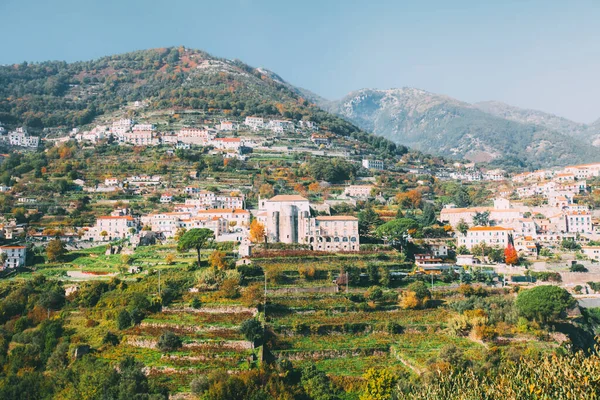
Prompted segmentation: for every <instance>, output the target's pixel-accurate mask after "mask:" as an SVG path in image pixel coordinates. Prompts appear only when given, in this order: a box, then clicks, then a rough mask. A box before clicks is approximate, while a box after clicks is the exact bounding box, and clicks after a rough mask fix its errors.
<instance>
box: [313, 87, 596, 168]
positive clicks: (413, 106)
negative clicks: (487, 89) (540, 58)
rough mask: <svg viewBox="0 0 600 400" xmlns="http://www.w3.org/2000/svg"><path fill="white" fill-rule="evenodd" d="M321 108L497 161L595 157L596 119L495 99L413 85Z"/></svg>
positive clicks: (389, 134)
mask: <svg viewBox="0 0 600 400" xmlns="http://www.w3.org/2000/svg"><path fill="white" fill-rule="evenodd" d="M320 105H321V106H322V107H324V108H325V109H327V110H329V111H331V112H333V113H335V114H337V115H340V116H342V117H343V118H345V119H347V120H348V121H351V122H353V123H355V124H356V125H358V126H359V127H361V128H362V129H365V130H367V131H369V132H373V133H375V134H377V135H381V136H384V137H386V138H388V139H390V140H393V141H395V142H397V143H402V144H404V145H407V146H410V147H414V148H417V149H419V150H422V151H426V152H431V153H435V154H441V155H446V156H460V157H465V158H468V159H471V160H474V161H494V162H495V163H497V164H513V165H514V164H521V165H523V166H531V167H538V166H549V165H563V164H569V163H577V162H586V161H594V160H599V159H600V148H597V147H593V146H592V145H594V146H599V145H600V124H599V123H597V122H596V123H594V124H590V125H586V124H581V123H577V122H573V121H570V120H568V119H565V118H561V117H557V116H555V115H552V114H547V113H544V112H541V111H534V110H526V109H521V108H518V107H513V106H510V105H507V104H503V103H500V102H493V101H490V102H481V103H476V104H469V103H466V102H463V101H459V100H456V99H454V98H451V97H448V96H444V95H439V94H435V93H430V92H427V91H424V90H420V89H415V88H401V89H389V90H379V89H361V90H358V91H355V92H352V93H350V94H348V95H347V96H345V97H344V98H342V99H341V100H338V101H330V102H328V101H320Z"/></svg>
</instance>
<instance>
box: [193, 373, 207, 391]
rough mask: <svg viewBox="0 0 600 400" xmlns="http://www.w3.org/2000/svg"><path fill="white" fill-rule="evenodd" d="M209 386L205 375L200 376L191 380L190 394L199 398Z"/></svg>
mask: <svg viewBox="0 0 600 400" xmlns="http://www.w3.org/2000/svg"><path fill="white" fill-rule="evenodd" d="M209 386H210V382H209V381H208V378H207V377H206V376H205V375H200V376H197V377H195V378H194V379H193V380H192V382H191V383H190V390H191V392H192V394H194V395H196V396H200V395H202V394H203V393H204V392H206V391H207V390H208V388H209Z"/></svg>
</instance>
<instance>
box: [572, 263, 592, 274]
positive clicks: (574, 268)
mask: <svg viewBox="0 0 600 400" xmlns="http://www.w3.org/2000/svg"><path fill="white" fill-rule="evenodd" d="M571 272H588V269H587V268H586V267H585V266H584V265H583V264H573V265H571Z"/></svg>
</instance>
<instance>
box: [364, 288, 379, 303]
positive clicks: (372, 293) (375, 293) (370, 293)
mask: <svg viewBox="0 0 600 400" xmlns="http://www.w3.org/2000/svg"><path fill="white" fill-rule="evenodd" d="M365 295H366V296H367V298H368V299H369V300H372V301H377V300H381V298H382V297H383V290H381V288H380V287H379V286H371V287H370V288H369V290H367V292H366V293H365Z"/></svg>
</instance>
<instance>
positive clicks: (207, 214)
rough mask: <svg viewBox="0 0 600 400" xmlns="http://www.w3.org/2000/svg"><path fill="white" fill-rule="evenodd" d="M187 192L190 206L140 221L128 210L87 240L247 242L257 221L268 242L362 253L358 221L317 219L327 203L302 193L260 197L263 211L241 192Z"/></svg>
mask: <svg viewBox="0 0 600 400" xmlns="http://www.w3.org/2000/svg"><path fill="white" fill-rule="evenodd" d="M184 193H185V194H186V195H187V197H188V198H186V200H185V202H184V203H173V204H171V206H172V210H171V211H169V212H158V213H152V214H148V215H143V216H139V217H138V216H134V215H131V213H130V211H129V210H127V209H124V210H116V211H114V212H113V213H112V214H111V215H107V216H101V217H98V218H97V220H96V224H95V225H94V226H92V227H89V228H86V229H85V233H84V235H83V239H84V240H89V241H98V242H103V241H112V240H118V239H134V240H138V239H139V237H140V235H142V234H144V232H154V233H156V234H158V235H160V237H163V238H165V239H173V238H175V237H177V235H178V234H180V232H182V231H183V230H189V229H193V228H207V229H210V230H212V231H213V232H214V235H215V240H216V241H217V242H224V241H235V242H247V241H248V239H249V233H250V222H251V220H252V218H255V219H256V220H258V222H260V223H262V224H263V226H264V228H265V236H266V238H265V240H266V241H267V242H268V243H287V244H303V245H308V246H309V247H310V248H312V249H313V250H316V251H358V250H359V247H360V241H359V235H358V219H357V218H355V217H352V216H330V215H324V216H316V217H315V216H313V215H314V214H315V213H314V212H312V211H311V208H314V207H319V206H322V205H315V204H310V202H309V200H308V199H306V198H304V197H302V196H299V195H278V196H274V197H272V198H270V199H260V200H259V207H258V209H255V210H247V209H246V203H245V197H244V195H243V194H241V193H215V192H211V191H206V190H200V189H198V188H196V187H191V186H190V187H186V188H185V189H184ZM357 194H358V193H357ZM169 196H171V195H170V194H169ZM161 200H162V198H161Z"/></svg>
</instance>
